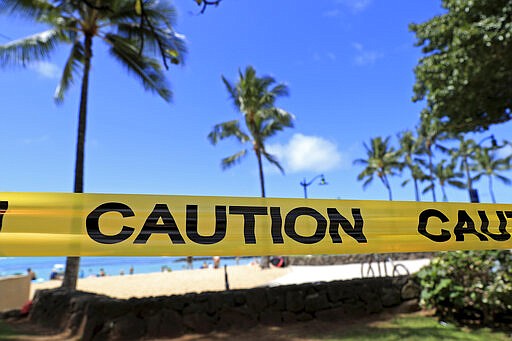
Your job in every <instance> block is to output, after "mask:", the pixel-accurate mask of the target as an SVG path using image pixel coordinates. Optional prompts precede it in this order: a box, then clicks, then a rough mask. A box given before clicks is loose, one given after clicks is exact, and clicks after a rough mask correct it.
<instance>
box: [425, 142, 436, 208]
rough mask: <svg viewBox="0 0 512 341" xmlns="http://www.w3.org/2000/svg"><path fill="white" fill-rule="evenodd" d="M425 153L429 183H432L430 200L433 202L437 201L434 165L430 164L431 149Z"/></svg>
mask: <svg viewBox="0 0 512 341" xmlns="http://www.w3.org/2000/svg"><path fill="white" fill-rule="evenodd" d="M427 154H428V168H429V171H430V183H431V185H432V200H433V201H434V202H436V201H437V199H436V184H435V181H434V165H433V164H432V151H431V150H430V149H429V150H428V153H427Z"/></svg>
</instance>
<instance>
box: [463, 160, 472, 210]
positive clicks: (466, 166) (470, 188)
mask: <svg viewBox="0 0 512 341" xmlns="http://www.w3.org/2000/svg"><path fill="white" fill-rule="evenodd" d="M462 162H464V170H465V171H466V183H467V187H468V194H469V200H470V201H471V190H472V189H473V183H472V181H471V174H470V173H469V165H468V157H467V155H464V159H463V161H462Z"/></svg>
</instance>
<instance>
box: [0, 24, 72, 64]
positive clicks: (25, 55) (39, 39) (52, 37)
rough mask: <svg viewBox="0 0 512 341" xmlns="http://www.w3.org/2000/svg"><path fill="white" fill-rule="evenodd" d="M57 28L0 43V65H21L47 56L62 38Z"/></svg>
mask: <svg viewBox="0 0 512 341" xmlns="http://www.w3.org/2000/svg"><path fill="white" fill-rule="evenodd" d="M64 39H65V36H64V35H63V34H61V31H60V30H58V29H49V30H47V31H44V32H41V33H37V34H34V35H31V36H29V37H25V38H22V39H18V40H14V41H11V42H9V43H7V44H4V45H0V65H2V66H11V65H20V64H21V65H23V66H26V64H27V63H30V62H34V61H39V60H43V59H46V58H48V56H49V54H50V53H51V52H52V51H53V50H54V49H55V48H56V47H57V44H58V43H59V42H60V41H62V40H64Z"/></svg>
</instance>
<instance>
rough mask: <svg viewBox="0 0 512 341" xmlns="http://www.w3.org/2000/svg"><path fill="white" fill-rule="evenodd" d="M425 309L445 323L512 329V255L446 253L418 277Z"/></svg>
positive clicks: (465, 252)
mask: <svg viewBox="0 0 512 341" xmlns="http://www.w3.org/2000/svg"><path fill="white" fill-rule="evenodd" d="M418 279H419V281H420V284H421V287H422V292H421V301H420V303H421V304H422V306H423V307H426V308H434V309H435V310H436V314H437V315H438V316H439V317H440V318H441V319H443V320H445V321H450V322H455V323H459V324H463V325H475V326H476V325H481V326H490V327H499V326H505V327H509V326H511V325H512V253H511V252H510V251H508V250H506V251H456V252H444V253H441V254H440V255H439V256H438V257H436V258H434V259H433V260H432V262H431V264H430V265H429V266H427V267H425V268H423V269H422V270H421V271H420V272H419V273H418Z"/></svg>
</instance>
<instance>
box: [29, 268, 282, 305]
mask: <svg viewBox="0 0 512 341" xmlns="http://www.w3.org/2000/svg"><path fill="white" fill-rule="evenodd" d="M290 271H291V269H290V268H270V269H265V270H262V269H260V267H259V266H255V265H240V266H230V267H228V268H227V272H228V279H229V286H230V289H246V288H254V287H258V286H262V285H267V284H268V283H270V282H272V281H273V280H275V279H277V278H280V277H282V276H284V275H286V274H287V273H289V272H290ZM60 285H61V281H47V282H43V283H32V285H31V289H30V291H31V292H30V295H31V297H33V295H34V293H35V291H36V290H40V289H49V288H56V287H58V286H60ZM77 289H78V290H82V291H87V292H94V293H98V294H103V295H108V296H111V297H115V298H130V297H149V296H166V295H179V294H185V293H190V292H204V291H222V290H225V284H224V268H220V269H195V270H180V271H172V272H158V273H147V274H133V275H124V276H107V277H89V278H83V279H79V280H78V284H77Z"/></svg>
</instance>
